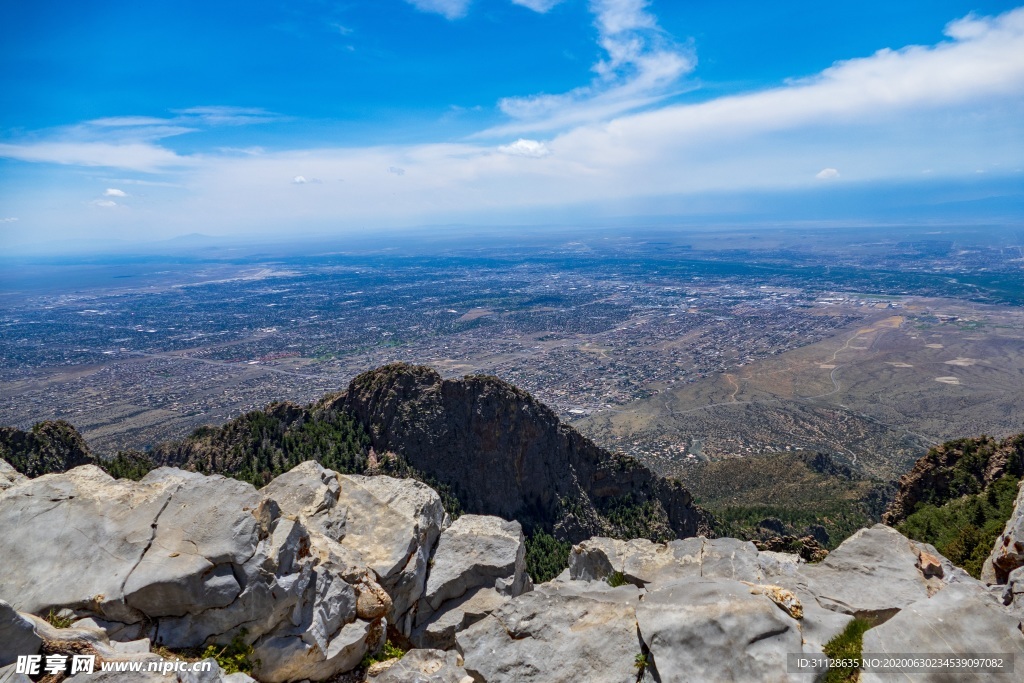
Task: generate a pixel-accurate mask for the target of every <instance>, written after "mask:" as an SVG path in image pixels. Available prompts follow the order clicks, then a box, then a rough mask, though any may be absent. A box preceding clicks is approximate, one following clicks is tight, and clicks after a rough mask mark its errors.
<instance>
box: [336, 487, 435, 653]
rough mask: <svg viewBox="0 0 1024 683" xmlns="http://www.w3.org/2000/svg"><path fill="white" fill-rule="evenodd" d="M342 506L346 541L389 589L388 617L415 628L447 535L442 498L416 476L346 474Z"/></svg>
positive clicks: (407, 630) (342, 541) (401, 627)
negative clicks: (433, 557) (437, 548)
mask: <svg viewBox="0 0 1024 683" xmlns="http://www.w3.org/2000/svg"><path fill="white" fill-rule="evenodd" d="M338 479H339V481H340V483H341V491H340V493H339V499H338V505H337V508H335V510H334V511H332V513H331V514H332V515H333V516H334V517H335V518H336V519H342V518H343V519H344V523H343V526H344V533H343V534H341V535H340V544H341V545H342V546H343V547H344V548H346V549H348V550H349V551H351V552H352V554H353V555H354V556H355V557H357V558H359V561H360V564H361V565H363V566H366V567H368V568H370V569H371V570H373V572H374V573H375V574H376V576H377V582H378V583H380V585H381V586H383V587H384V589H385V590H386V591H387V592H388V595H390V596H391V600H392V610H391V614H390V615H389V617H388V620H389V621H390V622H391V623H393V624H394V625H395V626H396V627H397V628H398V629H399V630H401V631H402V632H403V633H405V634H408V633H410V632H411V630H412V625H413V624H412V614H410V608H412V607H413V606H414V605H415V604H416V601H417V600H419V599H420V597H421V596H422V595H423V589H424V585H425V584H426V579H427V568H428V562H429V560H430V553H431V550H432V549H433V547H434V544H435V543H436V542H437V538H438V536H439V535H440V533H441V525H442V523H443V522H444V519H445V514H444V508H443V507H442V505H441V497H440V496H439V495H437V492H435V491H434V490H433V489H431V488H430V487H429V486H427V485H426V484H422V483H420V482H418V481H414V480H411V479H394V478H392V477H385V476H377V477H362V476H356V475H340V476H339V477H338Z"/></svg>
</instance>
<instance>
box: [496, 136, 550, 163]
mask: <svg viewBox="0 0 1024 683" xmlns="http://www.w3.org/2000/svg"><path fill="white" fill-rule="evenodd" d="M498 151H499V152H502V153H503V154H511V155H512V156H517V157H534V158H538V159H539V158H540V157H546V156H547V155H549V154H551V150H550V149H548V146H547V145H545V144H544V143H543V142H538V141H537V140H526V139H524V138H519V139H518V140H516V141H515V142H513V143H512V144H509V145H502V146H501V147H498Z"/></svg>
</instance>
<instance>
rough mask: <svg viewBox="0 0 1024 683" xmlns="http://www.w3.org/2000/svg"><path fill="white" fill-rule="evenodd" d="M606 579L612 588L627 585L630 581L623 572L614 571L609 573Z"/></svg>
mask: <svg viewBox="0 0 1024 683" xmlns="http://www.w3.org/2000/svg"><path fill="white" fill-rule="evenodd" d="M605 581H607V582H608V585H609V586H611V587H612V588H618V587H619V586H625V585H626V584H627V583H629V582H628V581H626V577H625V575H624V574H623V573H622V572H612V573H611V574H609V575H608V578H607V579H605Z"/></svg>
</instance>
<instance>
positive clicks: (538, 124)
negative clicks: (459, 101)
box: [483, 0, 697, 135]
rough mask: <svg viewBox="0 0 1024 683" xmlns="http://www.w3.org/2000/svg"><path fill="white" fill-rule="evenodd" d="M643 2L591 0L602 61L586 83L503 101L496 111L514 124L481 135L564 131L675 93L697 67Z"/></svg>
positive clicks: (689, 53)
mask: <svg viewBox="0 0 1024 683" xmlns="http://www.w3.org/2000/svg"><path fill="white" fill-rule="evenodd" d="M648 4H649V3H648V2H647V1H646V0H591V2H590V10H591V12H593V13H594V23H595V25H596V26H597V29H598V43H599V44H600V45H601V48H602V49H603V50H604V52H605V56H604V58H602V59H601V60H600V61H598V62H597V63H596V64H594V66H593V68H592V70H593V71H594V73H595V77H594V79H593V80H592V81H591V82H590V84H588V85H585V86H582V87H579V88H576V89H574V90H571V91H569V92H567V93H562V94H558V95H549V94H541V95H531V96H527V97H506V98H504V99H502V100H500V101H499V102H498V108H499V109H501V111H502V112H504V113H505V114H507V115H508V116H510V117H512V118H513V119H516V121H515V122H513V123H509V124H505V125H501V126H497V127H495V128H492V129H490V130H488V131H485V132H484V133H483V135H506V134H508V133H513V132H520V131H523V132H525V131H538V130H552V129H557V128H565V127H567V126H571V125H578V124H581V123H588V122H592V121H598V120H602V119H608V118H610V117H612V116H615V115H618V114H622V113H623V112H627V111H630V110H634V109H638V108H640V107H644V106H647V105H650V104H653V103H654V102H657V101H658V100H660V99H662V98H663V97H665V96H666V95H667V94H670V91H671V89H672V88H673V87H675V88H678V87H679V86H678V83H679V79H680V78H681V77H682V76H684V75H685V74H687V73H689V72H691V71H693V69H694V67H695V66H696V64H697V59H696V56H695V53H694V52H693V50H692V49H689V48H685V47H680V46H679V45H676V44H675V43H674V42H673V41H672V40H671V39H670V37H669V36H667V35H666V34H665V33H664V31H662V30H661V29H660V28H659V27H658V22H657V20H656V19H655V18H654V16H653V15H652V14H650V13H649V12H647V6H648Z"/></svg>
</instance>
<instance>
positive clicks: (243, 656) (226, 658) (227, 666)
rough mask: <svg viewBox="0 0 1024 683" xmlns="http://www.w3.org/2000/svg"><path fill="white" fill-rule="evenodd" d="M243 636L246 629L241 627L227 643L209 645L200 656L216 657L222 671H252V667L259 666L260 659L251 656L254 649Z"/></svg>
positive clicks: (231, 672)
mask: <svg viewBox="0 0 1024 683" xmlns="http://www.w3.org/2000/svg"><path fill="white" fill-rule="evenodd" d="M245 636H246V631H245V629H242V630H241V632H239V633H238V635H236V636H235V637H234V638H232V639H231V642H230V643H228V644H227V645H210V646H209V647H207V648H206V649H205V650H203V654H202V658H203V659H208V658H210V657H212V658H214V659H216V660H217V664H218V665H220V668H222V669H224V673H228V674H234V673H238V672H242V673H246V674H248V673H252V670H253V669H254V668H258V667H259V665H260V661H259V660H258V659H256V660H254V659H253V658H252V655H253V652H254V651H253V648H252V645H249V644H248V643H246V642H245Z"/></svg>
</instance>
